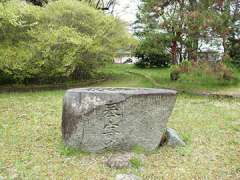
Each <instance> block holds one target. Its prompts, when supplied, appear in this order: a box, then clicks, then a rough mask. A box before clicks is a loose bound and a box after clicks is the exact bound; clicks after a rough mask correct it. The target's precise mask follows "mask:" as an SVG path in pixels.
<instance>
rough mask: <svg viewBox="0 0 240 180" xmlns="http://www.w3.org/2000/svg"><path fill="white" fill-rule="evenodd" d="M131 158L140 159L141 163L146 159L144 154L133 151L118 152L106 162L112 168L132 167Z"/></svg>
mask: <svg viewBox="0 0 240 180" xmlns="http://www.w3.org/2000/svg"><path fill="white" fill-rule="evenodd" d="M131 159H138V160H139V161H141V163H143V162H144V160H145V155H144V154H135V153H131V152H125V153H117V154H113V155H111V156H110V157H109V158H108V159H107V160H106V161H105V164H106V165H107V166H108V167H110V168H116V169H121V168H129V167H131Z"/></svg>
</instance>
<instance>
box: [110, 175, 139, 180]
mask: <svg viewBox="0 0 240 180" xmlns="http://www.w3.org/2000/svg"><path fill="white" fill-rule="evenodd" d="M115 180H141V178H140V177H138V176H136V175H134V174H118V175H117V176H116V178H115Z"/></svg>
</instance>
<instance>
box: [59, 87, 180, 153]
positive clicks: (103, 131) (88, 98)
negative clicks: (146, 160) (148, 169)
mask: <svg viewBox="0 0 240 180" xmlns="http://www.w3.org/2000/svg"><path fill="white" fill-rule="evenodd" d="M175 101H176V91H173V90H166V89H147V88H79V89H71V90H68V91H67V92H66V94H65V97H64V103H63V114H62V134H63V139H64V143H65V144H66V145H67V146H70V147H75V148H79V149H81V150H83V151H87V152H101V151H104V150H106V149H117V150H130V149H131V148H133V147H135V146H140V147H143V148H145V149H146V150H154V149H155V148H157V147H158V146H159V144H160V141H161V138H162V136H163V134H164V133H165V131H166V125H167V121H168V118H169V116H170V114H171V112H172V109H173V107H174V104H175Z"/></svg>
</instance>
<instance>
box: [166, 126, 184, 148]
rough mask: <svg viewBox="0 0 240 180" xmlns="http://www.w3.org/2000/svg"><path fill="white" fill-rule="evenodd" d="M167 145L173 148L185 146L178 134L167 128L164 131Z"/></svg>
mask: <svg viewBox="0 0 240 180" xmlns="http://www.w3.org/2000/svg"><path fill="white" fill-rule="evenodd" d="M166 137H167V145H168V146H171V147H173V148H175V147H177V146H185V145H186V144H185V142H184V141H183V140H182V139H181V138H180V137H179V135H178V133H177V132H176V131H175V130H174V129H171V128H167V131H166Z"/></svg>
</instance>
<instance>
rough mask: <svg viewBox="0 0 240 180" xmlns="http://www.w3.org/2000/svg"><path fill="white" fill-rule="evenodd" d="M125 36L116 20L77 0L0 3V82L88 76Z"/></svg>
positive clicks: (126, 42)
mask: <svg viewBox="0 0 240 180" xmlns="http://www.w3.org/2000/svg"><path fill="white" fill-rule="evenodd" d="M130 38H131V37H130V36H129V34H128V33H127V31H126V30H125V28H124V26H123V24H122V23H121V22H120V21H119V20H118V19H115V18H114V17H112V16H110V15H106V14H104V13H103V12H102V11H98V10H96V9H94V8H93V7H89V6H88V4H85V3H83V2H79V1H77V0H59V1H56V2H51V3H49V4H48V5H46V6H45V7H38V6H33V5H31V4H28V3H25V2H21V1H9V2H6V3H0V54H1V56H0V83H10V82H11V83H46V82H59V81H64V80H67V79H78V80H81V79H87V78H90V77H91V75H92V74H93V72H95V70H96V69H97V68H98V67H99V66H100V65H102V64H104V63H105V62H110V61H111V60H112V58H113V56H114V54H115V52H117V49H119V48H122V47H126V46H128V45H129V42H130Z"/></svg>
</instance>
